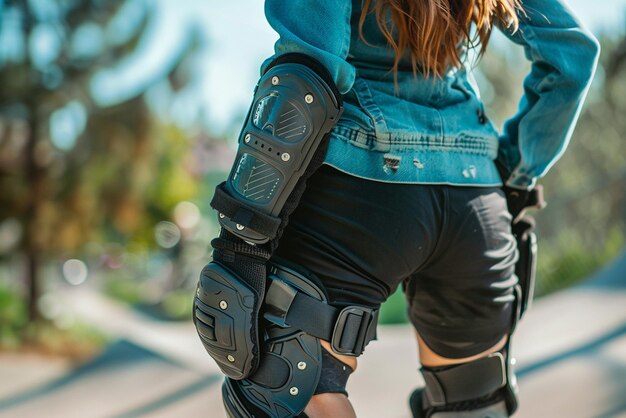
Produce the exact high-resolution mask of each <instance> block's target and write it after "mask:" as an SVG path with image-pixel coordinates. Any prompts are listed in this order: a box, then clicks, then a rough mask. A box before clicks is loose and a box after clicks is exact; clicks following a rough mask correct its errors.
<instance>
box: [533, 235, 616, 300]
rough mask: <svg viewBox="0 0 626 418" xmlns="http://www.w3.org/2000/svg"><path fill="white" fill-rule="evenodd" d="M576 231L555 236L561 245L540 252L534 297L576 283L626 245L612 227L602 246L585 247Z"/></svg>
mask: <svg viewBox="0 0 626 418" xmlns="http://www.w3.org/2000/svg"><path fill="white" fill-rule="evenodd" d="M576 232H577V231H576V230H572V231H568V232H566V233H563V234H562V235H560V236H559V239H560V240H562V241H561V243H560V244H559V245H558V246H557V247H554V248H551V247H547V248H545V249H542V251H541V253H540V257H539V260H538V266H537V275H538V283H537V289H536V293H535V294H536V296H538V297H540V296H543V295H545V294H548V293H551V292H554V291H557V290H560V289H563V288H565V287H568V286H571V285H573V284H576V283H578V282H579V281H580V280H582V279H585V278H587V277H589V276H590V275H592V274H593V273H595V272H596V271H597V270H599V269H600V268H601V267H602V266H604V265H606V264H607V263H608V262H610V261H611V260H612V259H613V258H615V257H616V256H618V255H619V254H620V253H621V252H622V249H623V248H624V245H625V244H626V241H625V238H626V237H625V236H624V234H623V232H622V230H621V229H620V228H618V227H614V228H613V229H612V230H611V231H610V232H609V234H608V239H607V240H606V241H605V242H604V243H603V244H604V246H603V247H601V248H597V246H594V247H593V248H592V249H591V250H590V247H591V246H590V245H588V244H587V243H585V242H584V241H583V240H582V239H581V238H580V237H579V236H576V235H577V233H576Z"/></svg>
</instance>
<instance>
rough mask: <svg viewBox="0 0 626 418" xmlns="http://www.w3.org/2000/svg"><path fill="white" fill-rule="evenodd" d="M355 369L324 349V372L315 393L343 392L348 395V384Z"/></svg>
mask: <svg viewBox="0 0 626 418" xmlns="http://www.w3.org/2000/svg"><path fill="white" fill-rule="evenodd" d="M352 372H353V370H352V368H351V367H350V366H348V365H346V364H344V363H343V362H341V361H340V360H339V359H338V358H337V357H335V356H333V355H332V354H330V353H329V352H328V351H326V350H325V349H322V373H321V375H320V380H319V382H318V383H317V388H316V389H315V394H316V395H319V394H321V393H343V394H344V395H346V396H348V392H347V391H346V384H347V383H348V378H349V377H350V375H351V374H352Z"/></svg>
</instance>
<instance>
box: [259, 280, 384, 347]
mask: <svg viewBox="0 0 626 418" xmlns="http://www.w3.org/2000/svg"><path fill="white" fill-rule="evenodd" d="M265 308H266V311H265V318H266V319H268V320H270V321H272V322H273V323H275V324H277V325H280V326H287V325H290V326H293V327H296V328H298V329H301V330H303V331H306V332H307V333H308V334H311V335H314V336H316V337H318V338H321V339H323V340H326V341H329V342H330V343H331V346H332V347H333V350H334V351H335V352H337V353H339V354H344V355H348V356H359V355H361V354H362V353H363V350H364V348H365V346H366V345H367V344H368V343H369V342H370V341H372V340H373V339H375V338H376V325H377V323H378V309H371V308H367V307H362V306H349V307H346V308H343V309H337V308H335V307H333V306H331V305H328V304H327V303H325V302H322V301H320V300H318V299H315V298H313V297H310V296H309V295H307V294H306V293H303V292H299V291H298V290H297V289H295V288H294V287H292V286H290V285H289V284H288V283H287V282H286V281H283V280H281V279H280V278H278V277H276V278H275V279H274V280H272V283H271V284H270V286H269V289H268V291H267V295H266V297H265Z"/></svg>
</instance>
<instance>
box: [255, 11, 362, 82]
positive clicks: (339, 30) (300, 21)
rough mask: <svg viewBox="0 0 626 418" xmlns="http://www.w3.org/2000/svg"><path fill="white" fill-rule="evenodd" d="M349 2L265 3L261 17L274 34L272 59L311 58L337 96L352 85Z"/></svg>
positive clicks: (265, 66)
mask: <svg viewBox="0 0 626 418" xmlns="http://www.w3.org/2000/svg"><path fill="white" fill-rule="evenodd" d="M351 11H352V2H351V0H324V1H319V0H288V1H286V0H266V1H265V16H266V17H267V21H268V22H269V24H270V25H271V26H272V28H274V30H275V31H276V32H277V33H278V35H279V39H278V41H277V42H276V44H275V45H274V51H275V55H274V56H273V57H271V58H268V59H267V60H266V61H265V62H264V63H263V65H262V66H261V73H264V72H265V70H266V68H267V66H268V65H269V64H270V63H271V62H272V61H273V60H274V59H275V58H276V57H277V56H279V55H283V54H288V53H301V54H305V55H308V56H311V57H313V58H314V59H316V60H317V61H319V62H320V63H321V64H322V65H323V66H324V67H326V69H327V70H328V71H329V72H330V74H331V76H332V78H333V80H334V82H335V84H336V85H337V88H338V89H339V92H340V93H341V94H345V93H347V92H348V91H349V90H350V89H351V88H352V84H353V83H354V77H355V73H356V71H355V69H354V67H353V66H352V65H351V64H349V63H348V62H347V61H346V57H347V56H348V51H349V48H350V15H351Z"/></svg>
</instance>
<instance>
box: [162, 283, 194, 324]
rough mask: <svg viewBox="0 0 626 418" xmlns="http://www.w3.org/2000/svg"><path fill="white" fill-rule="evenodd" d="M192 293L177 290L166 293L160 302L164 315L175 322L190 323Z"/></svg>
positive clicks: (187, 290)
mask: <svg viewBox="0 0 626 418" xmlns="http://www.w3.org/2000/svg"><path fill="white" fill-rule="evenodd" d="M193 296H194V292H193V290H191V289H178V290H175V291H173V292H170V293H168V294H167V295H166V296H165V299H163V301H162V302H161V308H162V310H163V312H164V314H165V315H166V316H167V317H168V318H171V319H174V320H177V321H190V320H191V313H192V307H193Z"/></svg>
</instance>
